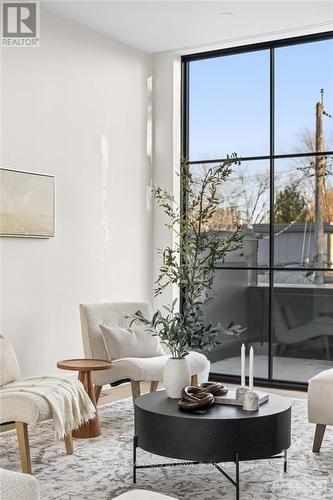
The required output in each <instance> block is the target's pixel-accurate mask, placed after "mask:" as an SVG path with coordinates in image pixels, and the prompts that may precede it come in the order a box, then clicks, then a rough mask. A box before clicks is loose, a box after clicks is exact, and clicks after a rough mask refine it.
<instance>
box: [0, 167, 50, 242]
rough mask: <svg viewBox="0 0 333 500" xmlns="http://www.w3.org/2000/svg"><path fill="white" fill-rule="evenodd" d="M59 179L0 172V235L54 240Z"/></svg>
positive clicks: (31, 173)
mask: <svg viewBox="0 0 333 500" xmlns="http://www.w3.org/2000/svg"><path fill="white" fill-rule="evenodd" d="M54 232H55V177H54V176H53V175H46V174H37V173H33V172H23V171H20V170H10V169H7V168H1V169H0V236H13V237H26V238H29V237H30V238H52V237H54Z"/></svg>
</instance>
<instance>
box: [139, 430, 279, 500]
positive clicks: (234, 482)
mask: <svg viewBox="0 0 333 500" xmlns="http://www.w3.org/2000/svg"><path fill="white" fill-rule="evenodd" d="M137 448H138V436H133V483H134V484H135V483H136V471H137V470H138V469H153V468H155V467H179V466H184V465H200V464H205V465H207V464H211V465H213V466H214V467H215V468H216V469H217V470H218V471H219V472H220V473H221V474H223V476H224V477H225V478H226V479H227V480H228V481H229V482H230V483H231V484H232V485H233V486H234V487H235V488H236V500H239V462H240V460H239V454H238V453H237V452H235V460H234V463H235V466H236V479H235V480H234V479H232V477H231V476H229V474H227V473H226V472H225V470H223V469H222V467H220V465H219V464H217V463H215V462H201V461H198V462H189V461H185V462H170V463H163V464H149V465H137V464H136V455H137V453H136V450H137ZM273 458H283V471H284V472H287V467H288V458H287V450H284V452H283V455H274V456H273V457H267V458H262V459H254V460H271V459H273ZM246 461H248V460H246Z"/></svg>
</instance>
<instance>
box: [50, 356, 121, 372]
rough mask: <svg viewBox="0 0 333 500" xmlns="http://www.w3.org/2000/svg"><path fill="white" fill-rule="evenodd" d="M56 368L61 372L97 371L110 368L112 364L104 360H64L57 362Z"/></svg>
mask: <svg viewBox="0 0 333 500" xmlns="http://www.w3.org/2000/svg"><path fill="white" fill-rule="evenodd" d="M57 367H58V368H61V369H62V370H73V371H82V372H83V371H97V370H107V369H108V368H112V363H111V361H108V360H106V359H64V360H63V361H58V363H57Z"/></svg>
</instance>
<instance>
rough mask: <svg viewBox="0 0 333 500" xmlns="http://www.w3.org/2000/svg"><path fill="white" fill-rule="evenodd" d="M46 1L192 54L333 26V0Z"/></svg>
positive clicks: (121, 34) (107, 30)
mask: <svg viewBox="0 0 333 500" xmlns="http://www.w3.org/2000/svg"><path fill="white" fill-rule="evenodd" d="M42 4H43V7H44V8H46V9H48V10H50V11H53V12H55V13H57V14H60V15H61V16H64V17H66V18H68V19H70V20H73V21H76V22H78V23H80V24H82V25H84V26H86V27H88V28H90V29H92V30H94V31H97V32H98V33H102V34H104V35H106V36H109V37H111V38H113V39H114V40H117V41H119V42H122V43H125V44H126V45H129V46H131V47H135V48H137V49H139V50H142V51H144V52H147V53H152V54H160V53H169V52H170V53H172V52H175V53H179V54H188V53H193V52H198V51H204V50H211V49H214V48H219V47H221V48H222V47H224V46H226V45H228V46H234V45H239V44H243V43H251V41H252V42H254V41H261V39H262V40H268V39H274V38H283V37H289V36H297V35H300V34H304V32H306V33H316V32H321V31H329V30H333V0H329V1H321V0H312V1H311V0H305V1H304V0H278V1H275V0H271V1H270V0H259V1H258V0H247V1H242V0H233V1H214V2H212V1H209V0H206V1H193V0H192V1H190V0H188V1H159V0H152V1H140V0H137V1H127V0H123V1H113V0H104V1H93V0H86V1H68V0H62V1H61V0H60V1H48V0H44V1H42Z"/></svg>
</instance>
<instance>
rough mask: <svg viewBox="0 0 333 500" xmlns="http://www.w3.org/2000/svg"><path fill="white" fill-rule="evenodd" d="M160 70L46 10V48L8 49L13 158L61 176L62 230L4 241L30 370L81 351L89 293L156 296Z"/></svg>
mask: <svg viewBox="0 0 333 500" xmlns="http://www.w3.org/2000/svg"><path fill="white" fill-rule="evenodd" d="M151 75H152V58H151V57H150V56H147V55H145V54H143V53H140V52H137V51H135V50H132V49H128V48H126V47H125V46H122V45H120V44H118V43H116V42H113V41H111V40H110V39H108V38H106V37H103V36H102V35H97V34H95V33H93V32H92V31H89V30H88V29H86V28H83V27H81V26H79V25H77V24H75V23H72V22H70V21H67V20H64V19H62V18H61V17H58V16H56V15H53V14H50V13H47V12H45V11H43V9H42V12H41V46H40V48H38V49H23V48H11V49H10V48H8V49H4V50H3V63H2V127H3V129H2V165H3V166H5V167H9V168H13V169H21V170H27V171H34V172H43V173H50V174H55V175H56V205H57V207H56V237H55V238H53V239H48V240H42V239H23V238H2V239H1V243H2V263H1V271H2V325H1V333H2V334H3V335H6V336H8V337H9V338H10V340H11V341H12V342H13V344H14V347H15V350H16V352H17V354H18V358H19V362H20V365H21V367H22V372H23V374H24V375H32V374H37V373H42V372H52V371H54V369H55V363H56V361H57V360H58V359H62V358H70V357H79V356H81V354H82V346H81V333H80V324H79V313H78V305H79V303H87V302H99V301H106V300H136V299H140V300H141V299H146V300H147V299H148V300H151V298H152V297H151V294H152V286H151V284H152V269H151V261H152V212H151V205H150V200H149V190H150V184H151V157H150V156H149V154H147V130H148V132H149V130H150V128H151V123H148V126H147V118H149V117H150V116H151V112H152V111H151V95H149V93H150V92H149V91H148V90H147V82H148V79H149V78H151ZM150 83H151V82H150ZM149 144H150V141H148V146H149ZM148 153H149V151H148Z"/></svg>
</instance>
